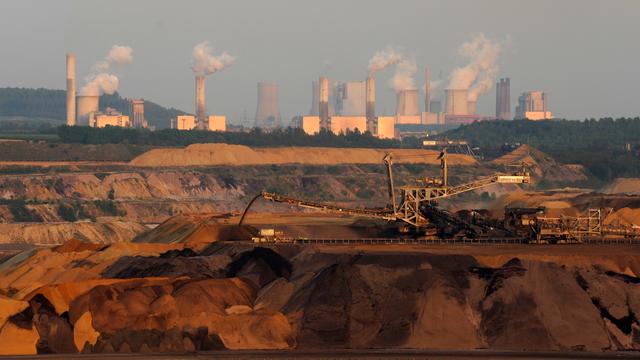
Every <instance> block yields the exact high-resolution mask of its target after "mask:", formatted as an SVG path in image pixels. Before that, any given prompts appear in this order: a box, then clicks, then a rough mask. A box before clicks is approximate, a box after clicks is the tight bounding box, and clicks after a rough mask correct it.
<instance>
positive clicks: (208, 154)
mask: <svg viewBox="0 0 640 360" xmlns="http://www.w3.org/2000/svg"><path fill="white" fill-rule="evenodd" d="M388 152H391V153H393V154H394V155H396V156H397V158H398V159H397V161H396V162H398V163H400V162H404V163H420V164H434V165H435V164H439V160H438V159H437V157H438V155H439V152H438V151H435V150H420V149H364V148H320V147H318V148H313V147H282V148H250V147H247V146H243V145H229V144H194V145H189V146H187V147H186V148H182V149H153V150H150V151H148V152H146V153H144V154H142V155H140V156H138V157H136V158H135V159H133V160H131V162H130V165H132V166H143V167H145V166H154V167H157V166H197V165H270V164H309V165H337V164H381V163H382V158H383V157H384V155H385V153H388ZM407 155H408V156H412V157H411V158H408V159H401V157H402V156H407ZM416 155H421V156H416ZM449 161H450V164H452V165H474V164H476V161H475V159H473V158H472V157H470V156H466V155H459V154H452V155H450V156H449Z"/></svg>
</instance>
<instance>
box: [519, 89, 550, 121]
mask: <svg viewBox="0 0 640 360" xmlns="http://www.w3.org/2000/svg"><path fill="white" fill-rule="evenodd" d="M551 118H553V115H552V114H551V112H550V111H549V107H548V97H547V94H545V93H544V92H542V91H527V92H524V93H522V95H520V97H519V98H518V105H517V106H516V119H528V120H546V119H551Z"/></svg>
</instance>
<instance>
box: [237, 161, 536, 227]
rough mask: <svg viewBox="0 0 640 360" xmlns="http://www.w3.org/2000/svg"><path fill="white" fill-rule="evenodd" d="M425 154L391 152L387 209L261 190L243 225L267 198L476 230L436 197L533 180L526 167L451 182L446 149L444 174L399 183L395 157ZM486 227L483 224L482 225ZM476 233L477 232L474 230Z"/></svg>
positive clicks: (406, 224) (418, 224) (420, 224)
mask: <svg viewBox="0 0 640 360" xmlns="http://www.w3.org/2000/svg"><path fill="white" fill-rule="evenodd" d="M423 156H424V155H409V156H406V155H405V156H398V157H396V156H394V155H393V154H392V153H387V154H386V155H385V156H384V158H383V162H384V165H385V167H386V172H387V187H388V198H389V204H388V205H387V206H386V207H385V208H384V209H356V208H345V207H340V206H336V205H330V204H322V203H316V202H312V201H307V200H302V199H296V198H292V197H287V196H284V195H280V194H274V193H269V192H261V193H260V194H258V195H256V196H255V197H254V198H253V199H252V200H251V202H250V203H249V204H248V205H247V207H246V209H245V211H244V213H243V214H242V217H241V218H240V225H242V223H243V221H244V218H245V217H246V215H247V212H248V211H249V208H250V207H251V206H252V205H253V203H254V202H255V201H256V200H257V199H259V198H263V199H265V200H269V201H273V202H278V203H285V204H290V205H295V206H298V207H302V208H309V209H315V210H319V211H323V212H328V213H334V214H342V215H351V216H356V217H365V218H371V219H381V220H386V221H390V222H400V223H401V224H404V226H403V227H401V228H402V229H405V230H409V229H410V228H413V229H414V230H416V232H419V231H420V230H424V229H426V228H427V227H430V226H431V227H433V226H434V225H435V226H436V227H439V228H442V227H443V226H445V224H449V225H454V226H455V227H457V228H458V229H466V230H469V231H470V232H471V233H474V231H473V229H472V228H473V227H474V226H475V227H477V226H478V225H474V226H472V225H471V224H468V223H467V222H466V221H463V220H462V219H460V218H458V217H457V216H456V215H455V214H453V213H450V212H448V211H446V210H443V209H440V208H439V207H438V206H437V203H436V201H437V200H439V199H443V198H447V197H451V196H455V195H458V194H462V193H465V192H468V191H473V190H476V189H480V188H484V187H487V186H490V185H493V184H528V183H530V181H531V178H530V174H529V172H528V170H527V169H526V167H524V166H523V167H522V169H520V170H519V171H516V172H514V173H512V174H504V173H496V174H493V175H491V176H488V177H484V178H480V179H476V180H474V181H471V182H469V183H465V184H460V185H450V184H449V182H448V164H447V151H446V149H444V150H443V151H442V152H441V153H440V154H439V156H438V159H439V160H440V176H439V177H435V178H422V179H415V180H414V181H413V183H414V184H413V185H404V186H399V187H398V186H396V185H395V180H394V174H393V164H394V160H402V159H408V158H411V157H423ZM479 226H480V227H482V225H479ZM470 235H471V236H473V234H470Z"/></svg>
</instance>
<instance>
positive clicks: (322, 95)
mask: <svg viewBox="0 0 640 360" xmlns="http://www.w3.org/2000/svg"><path fill="white" fill-rule="evenodd" d="M318 85H319V89H318V94H319V99H320V101H319V103H318V112H319V115H320V128H322V129H328V130H329V129H331V124H329V79H328V78H327V77H325V76H321V77H320V79H319V81H318Z"/></svg>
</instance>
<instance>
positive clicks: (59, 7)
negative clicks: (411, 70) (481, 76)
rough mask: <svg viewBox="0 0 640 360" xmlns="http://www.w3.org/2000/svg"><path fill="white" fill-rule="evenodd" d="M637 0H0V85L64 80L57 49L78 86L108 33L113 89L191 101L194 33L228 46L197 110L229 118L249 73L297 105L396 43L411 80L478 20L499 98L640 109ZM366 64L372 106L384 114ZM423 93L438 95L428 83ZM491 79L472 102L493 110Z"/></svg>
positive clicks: (614, 112) (303, 106)
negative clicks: (523, 96)
mask: <svg viewBox="0 0 640 360" xmlns="http://www.w3.org/2000/svg"><path fill="white" fill-rule="evenodd" d="M638 15H640V1H638V0H607V1H604V0H597V1H596V0H528V1H516V0H504V1H501V0H500V1H499V0H495V1H480V0H469V1H463V0H446V1H444V0H443V1H426V0H422V1H419V0H416V1H408V0H407V1H403V0H393V1H391V0H388V1H373V0H368V1H366V0H362V1H355V0H350V1H347V0H315V1H305V0H251V1H250V0H228V1H227V0H224V1H223V0H219V1H213V0H211V1H195V0H194V1H188V0H181V1H158V0H135V1H134V0H128V1H124V0H109V1H93V0H78V1H67V0H55V1H54V0H42V1H34V0H1V1H0V45H1V46H0V87H5V86H20V87H45V88H56V89H63V88H64V87H65V53H66V52H68V51H73V52H75V53H76V55H77V58H78V78H79V82H78V88H80V87H81V85H82V78H83V77H84V76H85V75H86V74H87V72H88V71H89V69H90V67H91V66H92V65H93V64H94V63H95V62H96V61H98V60H100V59H101V58H103V57H104V56H105V55H106V54H107V52H108V50H109V49H110V47H111V46H112V45H114V44H119V45H130V46H131V47H132V48H133V55H134V62H133V63H132V64H130V65H127V66H124V67H123V68H122V69H120V70H119V74H120V75H121V78H120V90H119V92H120V93H121V94H122V95H123V96H126V97H141V98H145V99H149V100H152V101H155V102H158V103H160V104H162V105H165V106H174V107H177V108H179V109H183V110H185V111H190V112H193V111H194V110H193V108H194V95H193V94H194V76H193V73H192V71H191V69H190V68H189V65H190V60H191V53H192V49H193V47H194V45H195V44H197V43H199V42H201V41H204V40H208V41H209V42H210V43H211V45H212V46H213V47H214V48H215V51H216V53H218V52H221V51H227V52H229V53H230V54H232V55H235V56H236V57H237V60H236V62H235V63H234V64H233V65H232V66H231V67H230V68H228V69H226V70H224V71H223V72H220V73H216V74H213V75H211V76H209V77H208V79H207V110H208V111H209V112H210V113H218V114H226V115H227V116H229V117H230V120H231V121H233V122H237V121H240V120H241V119H242V118H243V116H244V114H245V112H246V116H247V118H248V119H249V120H250V121H252V119H253V117H254V116H255V111H256V92H257V90H256V83H257V82H258V81H273V82H277V83H278V84H280V106H281V110H282V115H283V120H285V121H286V122H288V120H289V119H290V118H291V117H292V116H294V115H296V114H303V113H307V112H308V111H309V109H310V106H311V81H312V80H314V79H316V78H317V77H318V76H319V75H320V74H326V75H327V76H329V77H330V78H332V79H336V80H342V81H347V80H362V79H364V77H365V76H366V67H367V63H368V60H369V58H370V57H371V56H372V55H373V54H374V53H375V52H376V51H377V50H380V49H383V48H385V47H387V46H394V47H396V48H398V49H401V50H403V51H404V52H405V53H407V54H409V55H410V56H412V57H413V58H415V60H416V63H417V65H418V69H419V70H418V76H417V79H416V80H417V83H418V84H419V85H422V83H423V79H422V76H421V74H422V69H423V67H424V66H426V65H429V66H430V67H431V69H432V72H433V75H434V77H435V78H437V77H438V76H439V74H442V77H443V78H445V79H446V77H447V76H448V74H449V73H450V72H451V70H453V69H454V68H456V67H458V66H461V65H463V64H464V60H463V59H462V58H461V57H460V56H459V55H458V52H457V49H458V47H459V46H460V44H461V43H463V42H464V41H466V40H469V39H471V38H472V37H473V36H474V35H475V34H477V33H478V32H483V33H484V34H485V35H486V36H487V37H490V38H494V39H498V40H500V41H502V42H503V43H504V45H505V46H504V50H503V52H502V54H501V56H500V58H499V64H500V73H499V75H500V76H508V77H510V78H511V90H512V91H511V99H512V105H513V106H515V102H516V99H517V95H518V94H519V93H521V92H522V91H525V90H543V91H546V92H547V93H548V94H549V97H550V110H551V111H553V113H554V115H556V116H559V117H566V118H574V119H582V118H585V117H602V116H614V117H617V116H638V115H640V26H638V23H637V21H638ZM392 74H393V70H392V69H390V70H386V71H385V72H383V73H380V74H379V75H378V86H377V87H378V91H377V97H378V112H379V113H383V112H384V113H391V112H392V111H393V110H394V108H395V96H394V93H393V91H392V90H391V89H390V88H389V86H388V85H387V83H388V80H389V78H390V77H391V76H392ZM435 97H442V95H441V94H440V93H439V92H438V93H437V94H436V96H435ZM494 104H495V88H494V89H492V91H490V92H489V93H488V94H487V95H485V96H482V97H480V100H479V106H478V108H479V110H480V112H481V113H484V114H489V115H491V114H493V113H494V111H495V105H494Z"/></svg>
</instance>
